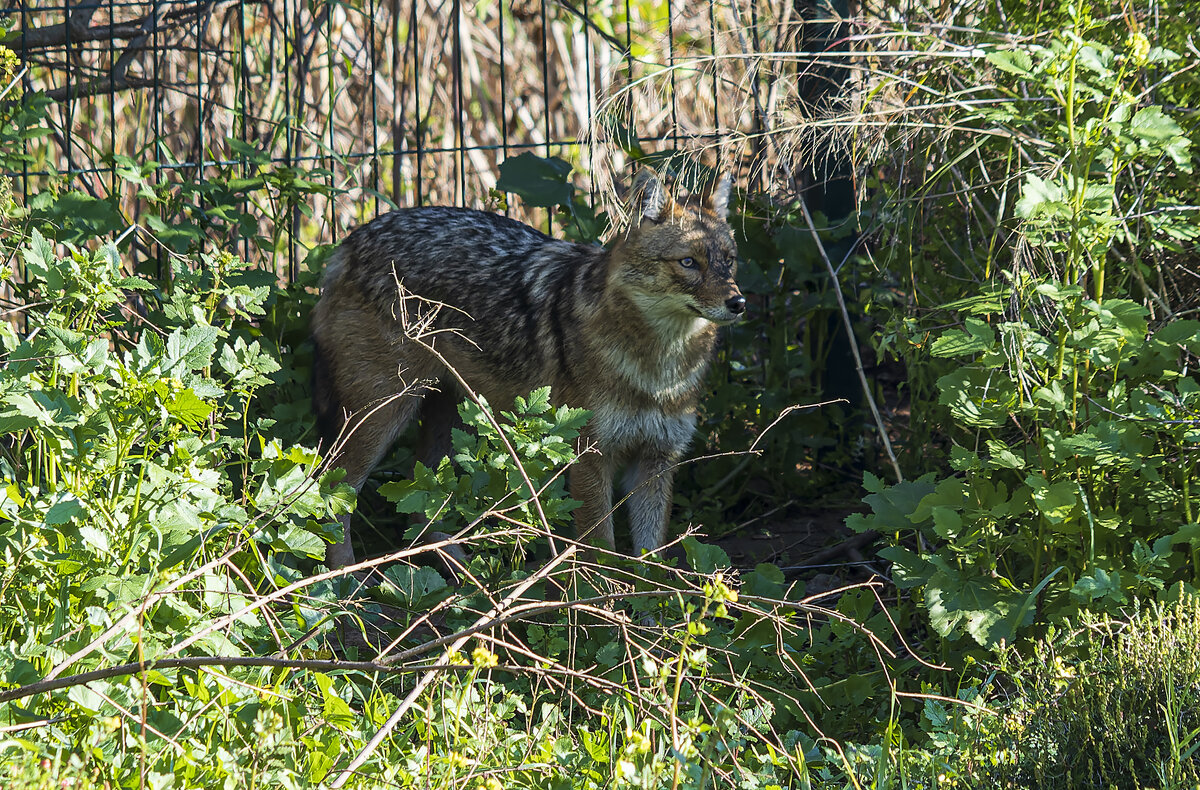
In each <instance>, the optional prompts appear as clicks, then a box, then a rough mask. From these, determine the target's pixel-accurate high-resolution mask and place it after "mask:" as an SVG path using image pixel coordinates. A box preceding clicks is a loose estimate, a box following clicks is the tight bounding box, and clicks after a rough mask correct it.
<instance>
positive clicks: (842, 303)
mask: <svg viewBox="0 0 1200 790" xmlns="http://www.w3.org/2000/svg"><path fill="white" fill-rule="evenodd" d="M800 211H801V212H802V213H803V214H804V222H805V223H806V224H807V225H808V232H809V233H811V234H812V237H813V241H814V242H815V243H816V245H817V252H819V253H821V260H822V261H824V262H825V269H826V271H828V272H829V281H830V282H831V283H833V292H834V294H835V295H836V296H837V303H838V309H839V310H841V313H842V325H843V326H844V327H845V328H846V340H847V341H848V342H849V343H850V351H851V352H852V353H853V354H854V367H855V369H856V370H857V371H858V382H859V384H861V385H862V391H863V397H865V398H866V399H867V404H868V405H870V407H871V415H872V416H873V417H874V418H875V427H876V428H877V429H878V430H879V438H880V440H881V441H882V442H883V449H884V452H886V453H887V457H888V460H889V461H891V462H892V471H893V472H895V473H896V482H897V483H903V482H904V473H903V472H901V471H900V463H899V462H898V461H897V460H896V453H895V452H893V451H892V443H891V440H889V439H888V434H887V427H886V426H884V424H883V416H882V415H880V413H879V406H877V405H876V403H875V396H874V395H873V394H872V393H871V385H870V383H868V382H867V373H866V371H864V370H863V363H862V355H861V354H860V353H859V351H858V340H857V339H856V338H855V337H854V326H853V324H851V322H850V311H849V310H847V309H846V299H845V297H844V296H842V285H841V283H840V282H838V276H837V270H835V269H834V268H833V261H831V260H829V253H828V252H827V251H826V250H825V242H824V241H822V240H821V234H820V233H818V232H817V225H816V223H815V222H813V218H812V214H810V213H809V211H808V202H807V201H806V200H805V199H804V197H803V196H801V197H800Z"/></svg>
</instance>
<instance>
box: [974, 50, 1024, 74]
mask: <svg viewBox="0 0 1200 790" xmlns="http://www.w3.org/2000/svg"><path fill="white" fill-rule="evenodd" d="M986 57H987V61H988V63H991V64H992V65H993V66H995V67H996V68H998V69H1000V70H1001V71H1006V72H1008V73H1009V74H1017V75H1020V76H1023V77H1024V76H1029V73H1030V71H1031V70H1032V69H1033V58H1031V57H1029V53H1028V52H1026V51H1025V50H1023V49H1004V50H1000V49H994V50H991V51H990V52H988V53H987V55H986Z"/></svg>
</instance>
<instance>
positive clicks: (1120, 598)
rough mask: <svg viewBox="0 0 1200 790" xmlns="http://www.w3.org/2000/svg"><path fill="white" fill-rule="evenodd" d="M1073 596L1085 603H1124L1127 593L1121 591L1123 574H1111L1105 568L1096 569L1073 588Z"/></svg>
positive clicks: (1114, 572)
mask: <svg viewBox="0 0 1200 790" xmlns="http://www.w3.org/2000/svg"><path fill="white" fill-rule="evenodd" d="M1071 595H1073V596H1075V597H1076V598H1078V599H1079V600H1081V601H1084V602H1085V603H1092V602H1094V601H1096V600H1103V599H1107V600H1109V601H1111V602H1113V603H1124V602H1125V593H1124V592H1122V591H1121V573H1120V571H1113V572H1112V573H1109V572H1108V571H1106V570H1104V569H1103V568H1095V569H1093V570H1092V572H1091V573H1090V574H1089V575H1087V576H1081V577H1080V578H1079V581H1077V582H1075V586H1074V587H1072V588H1071Z"/></svg>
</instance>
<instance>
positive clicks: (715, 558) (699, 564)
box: [682, 537, 732, 573]
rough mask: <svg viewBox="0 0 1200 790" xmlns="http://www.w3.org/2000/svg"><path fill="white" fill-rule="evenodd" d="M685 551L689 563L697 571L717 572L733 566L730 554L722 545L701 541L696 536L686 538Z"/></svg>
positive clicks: (684, 542)
mask: <svg viewBox="0 0 1200 790" xmlns="http://www.w3.org/2000/svg"><path fill="white" fill-rule="evenodd" d="M682 543H683V551H684V553H685V554H686V555H687V560H688V565H690V566H691V567H692V570H694V571H696V572H697V573H716V572H717V571H720V570H725V569H726V568H729V567H731V565H732V563H730V561H729V555H728V554H726V553H725V550H724V549H722V548H721V547H720V546H713V545H710V544H707V543H701V542H700V541H698V540H696V539H695V538H690V537H689V538H684V539H683V541H682Z"/></svg>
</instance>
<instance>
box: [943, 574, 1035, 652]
mask: <svg viewBox="0 0 1200 790" xmlns="http://www.w3.org/2000/svg"><path fill="white" fill-rule="evenodd" d="M1023 597H1024V596H1018V595H1016V594H1014V593H1013V591H1012V590H1011V589H1008V588H1006V587H1005V586H1003V585H1002V584H1001V583H999V582H997V581H996V580H994V579H990V578H988V577H986V576H978V575H974V574H963V575H960V574H958V573H956V572H948V571H939V572H937V573H935V574H934V575H933V577H932V578H931V579H930V580H929V581H928V582H927V583H926V585H925V604H926V606H927V608H928V610H929V622H930V624H931V625H932V626H933V628H934V630H936V631H937V632H938V633H939V634H941V635H942V636H946V637H948V636H951V635H952V634H954V633H967V634H969V635H970V636H971V638H972V639H974V640H975V641H976V642H978V643H979V644H980V645H982V646H983V647H988V648H992V647H996V646H997V645H998V644H999V641H1000V639H1001V638H1002V637H1004V636H1006V635H1005V633H1004V629H1003V628H997V626H1001V625H1002V624H1003V623H1004V621H1005V619H1006V618H1008V617H1009V615H1010V614H1011V613H1012V611H1013V609H1014V607H1016V606H1019V605H1020V604H1021V602H1022V598H1023Z"/></svg>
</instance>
